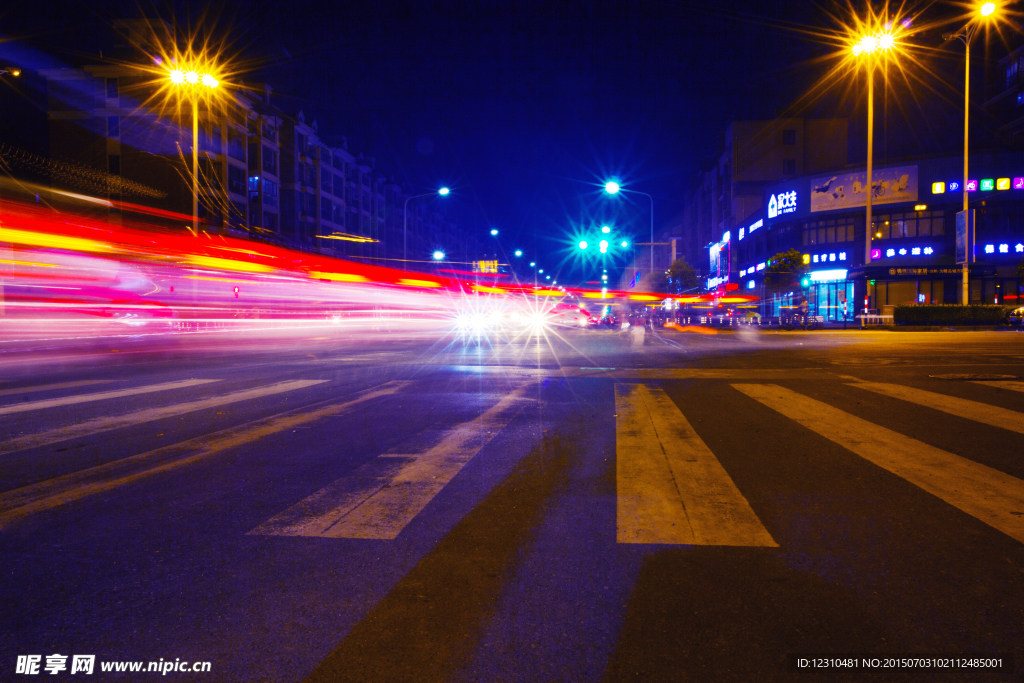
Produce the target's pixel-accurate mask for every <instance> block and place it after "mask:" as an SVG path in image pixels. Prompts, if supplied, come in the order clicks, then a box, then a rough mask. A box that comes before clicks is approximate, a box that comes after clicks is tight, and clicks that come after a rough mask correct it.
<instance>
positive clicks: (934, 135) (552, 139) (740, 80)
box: [0, 0, 953, 266]
mask: <svg viewBox="0 0 1024 683" xmlns="http://www.w3.org/2000/svg"><path fill="white" fill-rule="evenodd" d="M44 5H48V6H50V7H52V8H53V9H54V10H55V11H54V12H53V13H52V14H49V15H45V14H41V13H40V12H39V11H38V8H39V5H38V3H34V2H20V3H14V4H8V5H7V8H6V10H5V15H4V16H3V17H2V18H0V27H2V29H3V31H4V33H5V34H7V35H12V34H13V35H20V36H25V37H29V39H30V40H31V42H32V44H33V45H34V46H36V47H37V48H40V49H41V50H43V51H46V52H47V53H48V54H51V55H53V56H54V57H55V58H56V59H59V60H64V61H67V62H69V63H70V62H73V61H74V60H76V59H80V57H81V53H84V52H88V51H89V49H90V45H91V43H90V42H89V38H88V36H89V35H90V34H93V33H95V34H96V35H99V34H100V33H102V31H101V30H99V29H101V28H102V27H103V26H105V25H109V24H110V23H111V21H112V20H113V19H114V18H117V17H120V16H129V17H137V16H139V15H140V14H141V13H146V14H150V15H152V14H158V15H160V16H162V17H164V18H170V16H171V15H172V14H174V15H176V17H177V18H178V20H179V21H180V22H181V23H182V24H187V23H188V22H189V21H193V22H194V21H195V18H196V17H198V16H200V15H201V14H202V12H203V11H204V9H205V11H206V12H207V14H206V16H207V17H213V18H214V19H215V21H210V20H209V19H208V20H206V21H205V23H206V25H208V26H212V27H213V30H214V31H217V32H221V33H224V32H230V35H231V36H232V39H233V41H234V47H233V50H235V51H236V52H237V55H238V57H239V59H240V63H241V64H244V65H245V68H246V69H247V73H246V74H245V79H246V80H250V81H265V82H268V83H270V84H271V85H272V86H273V87H274V90H275V95H277V101H276V103H277V104H278V106H281V107H282V108H284V109H286V110H290V111H298V110H300V109H301V110H303V111H305V112H306V115H307V121H308V120H310V119H311V118H312V119H315V120H317V121H318V122H319V124H320V132H321V135H322V137H324V138H325V139H326V140H327V141H328V142H329V143H335V144H337V143H340V139H341V136H346V137H347V138H348V142H349V149H350V151H352V152H354V153H356V154H358V153H359V152H363V153H364V154H365V155H366V156H367V157H371V156H372V157H375V158H376V160H377V166H378V168H380V169H381V170H384V171H385V172H386V173H388V174H389V175H393V176H394V177H395V178H396V180H397V181H398V182H400V183H403V184H407V185H408V186H409V187H410V188H411V189H413V190H416V191H420V192H423V191H430V190H431V189H433V188H435V187H438V186H439V185H442V184H447V185H450V186H451V187H452V188H453V194H452V195H451V196H450V198H449V199H448V200H447V201H452V202H456V203H457V207H456V208H457V210H458V213H459V216H460V220H461V221H463V222H464V223H466V224H468V225H469V226H470V227H471V228H473V229H475V230H477V231H478V232H479V234H486V232H487V231H488V230H489V229H490V228H492V227H496V228H498V229H499V230H500V231H501V233H500V240H501V244H502V246H503V248H504V249H505V250H507V251H508V252H511V250H512V249H514V248H517V247H519V248H523V249H525V250H526V251H527V253H528V255H531V256H532V255H533V254H535V253H537V252H540V253H541V256H540V259H539V260H541V261H542V262H544V263H546V264H547V265H549V266H555V265H556V264H557V263H559V262H561V261H562V260H563V257H564V256H565V255H566V254H568V253H571V252H570V251H569V249H570V246H569V237H570V236H571V235H573V234H575V233H574V231H576V230H578V228H577V226H578V225H579V224H580V222H581V221H582V222H583V223H584V224H587V225H590V224H598V225H599V224H601V223H605V222H607V223H613V224H615V225H616V226H617V227H619V228H621V229H622V230H624V231H627V232H630V233H632V234H635V235H637V237H638V240H637V241H646V233H647V231H648V230H649V220H650V219H649V208H648V203H647V199H646V198H644V197H636V196H634V197H633V198H630V197H628V196H627V197H622V198H620V199H619V200H617V201H616V200H612V199H610V198H608V197H607V196H604V195H603V194H602V192H601V191H600V185H601V184H602V183H603V181H604V180H605V179H606V178H610V177H615V178H617V179H619V180H620V182H622V184H623V186H624V187H627V188H629V187H632V188H635V189H636V190H639V191H643V192H646V193H649V194H651V195H652V196H653V197H654V201H655V210H656V214H655V216H656V227H661V226H662V225H663V224H665V223H667V222H668V221H669V220H670V219H671V218H672V217H673V216H674V215H677V214H678V213H679V212H681V210H682V207H683V202H682V200H683V194H684V192H685V188H686V187H687V184H688V183H689V181H690V179H691V178H692V177H693V176H694V174H695V173H696V172H697V171H698V170H699V169H700V167H701V164H702V162H703V161H705V160H707V159H709V158H711V157H712V155H713V154H714V153H715V152H716V148H717V145H718V144H719V141H720V139H721V136H722V133H723V131H724V129H725V127H726V125H727V123H728V122H729V121H730V120H732V119H743V118H771V117H774V116H776V115H779V114H782V113H787V108H789V107H790V106H791V105H792V103H793V102H794V101H795V100H796V99H797V98H798V97H799V96H800V95H801V93H803V92H805V90H806V89H807V88H808V87H809V86H810V84H811V83H813V82H814V81H816V80H817V79H819V78H821V76H822V75H823V74H824V73H825V72H826V71H827V66H826V65H824V64H823V63H821V62H820V60H819V58H820V57H822V56H823V55H827V54H828V53H829V52H831V51H833V50H834V48H832V47H828V46H826V45H824V44H822V43H821V42H816V41H815V40H812V39H811V38H809V37H808V36H806V35H804V34H802V33H801V32H800V31H799V30H795V27H796V28H799V27H813V26H818V25H820V26H828V25H829V24H830V23H831V22H832V20H831V19H830V17H829V14H828V12H827V11H826V10H825V9H823V8H822V7H819V6H817V5H812V4H811V3H804V2H800V3H786V2H732V3H721V4H716V3H708V4H701V3H685V2H684V3H669V2H616V3H604V2H597V3H582V2H581V3H576V2H548V3H538V2H522V1H520V2H514V3H486V2H485V3H451V2H433V3H431V2H418V3H413V2H406V3H393V4H388V3H346V4H342V3H338V4H336V5H334V6H330V4H329V3H323V2H313V1H311V0H294V1H292V2H270V1H269V0H257V1H255V2H247V3H245V4H244V5H243V4H238V5H231V6H226V5H222V6H219V9H218V8H216V7H215V8H214V9H212V10H210V9H208V8H206V5H200V4H199V3H194V4H193V5H189V4H188V3H177V4H175V5H173V6H168V5H150V6H147V5H146V4H144V3H143V4H141V9H140V5H139V4H136V3H134V2H114V3H98V4H89V3H66V4H62V3H54V2H48V3H44ZM325 7H330V9H328V10H325ZM243 8H244V9H243ZM832 25H834V23H833V24H832ZM93 29H96V30H93ZM933 42H934V41H933ZM847 90H849V86H843V85H837V87H836V88H835V89H834V92H833V93H832V94H831V95H830V97H828V98H826V99H824V100H821V101H818V102H817V103H815V104H814V105H813V106H810V107H805V108H803V109H801V110H798V111H792V110H790V111H789V112H788V113H792V114H794V115H812V116H814V115H817V116H823V115H825V116H827V115H836V116H847V117H850V118H851V120H852V121H853V125H852V126H851V161H853V160H857V159H858V158H862V156H863V154H862V153H860V154H859V153H858V150H857V149H856V145H857V140H858V139H859V138H858V136H859V135H862V133H860V132H858V131H859V130H860V128H862V127H863V120H864V119H863V114H862V113H861V110H862V109H863V103H862V100H861V99H859V97H858V96H857V95H856V94H852V95H846V96H844V95H843V92H845V91H847ZM893 96H894V98H899V99H901V100H902V101H903V103H904V107H905V108H906V109H907V111H908V112H909V114H907V113H902V112H900V111H899V110H898V108H897V107H893V111H894V114H893V116H892V118H893V122H891V123H890V124H889V125H890V126H895V131H896V132H894V133H893V134H891V135H889V137H891V138H893V139H892V142H891V144H892V147H893V149H892V150H887V151H888V152H890V153H891V154H896V153H899V152H900V151H901V144H902V145H903V146H904V147H907V146H916V147H918V148H921V147H922V146H924V147H931V148H934V147H936V145H939V146H941V145H942V143H941V138H943V136H944V133H943V132H942V131H941V130H940V129H941V126H939V127H938V128H937V129H936V130H931V129H930V128H929V126H928V125H924V126H922V125H920V122H916V124H914V125H908V126H905V131H912V133H910V134H908V135H905V134H901V133H899V132H898V130H899V123H898V122H897V121H896V119H899V118H900V117H902V118H903V119H907V118H909V119H916V118H919V116H920V112H921V108H920V107H921V106H922V105H921V103H919V102H913V101H909V102H908V98H907V97H905V96H901V95H899V94H894V95H893ZM929 99H930V101H931V104H929V105H928V106H932V107H934V108H936V109H937V108H938V106H939V105H940V104H941V101H942V99H943V96H942V95H935V96H929ZM950 101H951V102H952V101H953V100H952V98H950ZM936 103H938V104H936ZM915 112H916V115H915ZM939 118H941V117H938V115H937V114H936V118H935V120H939ZM922 135H923V136H924V138H926V139H922V137H921V136H922Z"/></svg>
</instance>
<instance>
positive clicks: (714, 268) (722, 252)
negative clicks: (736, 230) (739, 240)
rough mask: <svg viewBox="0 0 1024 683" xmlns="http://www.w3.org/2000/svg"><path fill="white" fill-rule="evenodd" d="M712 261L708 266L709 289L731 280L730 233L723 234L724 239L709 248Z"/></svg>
mask: <svg viewBox="0 0 1024 683" xmlns="http://www.w3.org/2000/svg"><path fill="white" fill-rule="evenodd" d="M709 255H710V257H711V263H710V264H709V268H708V275H709V276H710V277H709V278H708V289H714V288H715V287H718V286H719V285H721V284H723V283H726V282H728V281H729V265H730V259H729V233H725V235H723V236H722V241H721V242H718V243H717V244H712V245H711V248H710V249H709Z"/></svg>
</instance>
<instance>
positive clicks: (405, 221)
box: [402, 187, 451, 270]
mask: <svg viewBox="0 0 1024 683" xmlns="http://www.w3.org/2000/svg"><path fill="white" fill-rule="evenodd" d="M449 192H451V190H449V189H448V188H447V187H442V188H440V189H439V190H438V191H437V192H424V193H423V194H414V195H413V196H411V197H406V199H405V208H404V209H403V210H402V270H409V265H408V264H409V249H408V246H409V200H411V199H419V198H420V197H433V196H434V195H435V194H438V195H441V196H442V197H444V196H445V195H447V194H448V193H449Z"/></svg>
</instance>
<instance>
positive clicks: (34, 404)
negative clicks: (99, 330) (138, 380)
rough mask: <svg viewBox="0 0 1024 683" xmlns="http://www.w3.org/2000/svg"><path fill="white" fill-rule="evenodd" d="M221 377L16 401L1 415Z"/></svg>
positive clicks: (185, 385) (0, 410)
mask: <svg viewBox="0 0 1024 683" xmlns="http://www.w3.org/2000/svg"><path fill="white" fill-rule="evenodd" d="M219 381H220V380H219V379H183V380H178V381H176V382H163V383H161V384H149V385H146V386H142V387H132V388H131V389H118V390H117V391H100V392H97V393H95V394H77V395H75V396H63V397H61V398H48V399H43V400H41V401H29V402H27V403H14V404H11V405H6V406H0V415H10V414H12V413H24V412H27V411H29V410H42V409H43V408H59V407H61V406H70V405H75V404H77V403H90V402H92V401H106V400H108V399H112V398H123V397H125V396H138V395H139V394H152V393H154V392H157V391H170V390H172V389H185V388H188V387H195V386H199V385H200V384H210V383H211V382H219Z"/></svg>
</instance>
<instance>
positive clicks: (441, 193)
mask: <svg viewBox="0 0 1024 683" xmlns="http://www.w3.org/2000/svg"><path fill="white" fill-rule="evenodd" d="M449 192H451V190H449V189H448V188H447V187H442V188H441V189H440V190H438V191H437V193H438V194H439V195H441V196H442V197H443V196H445V195H446V194H448V193H449Z"/></svg>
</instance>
